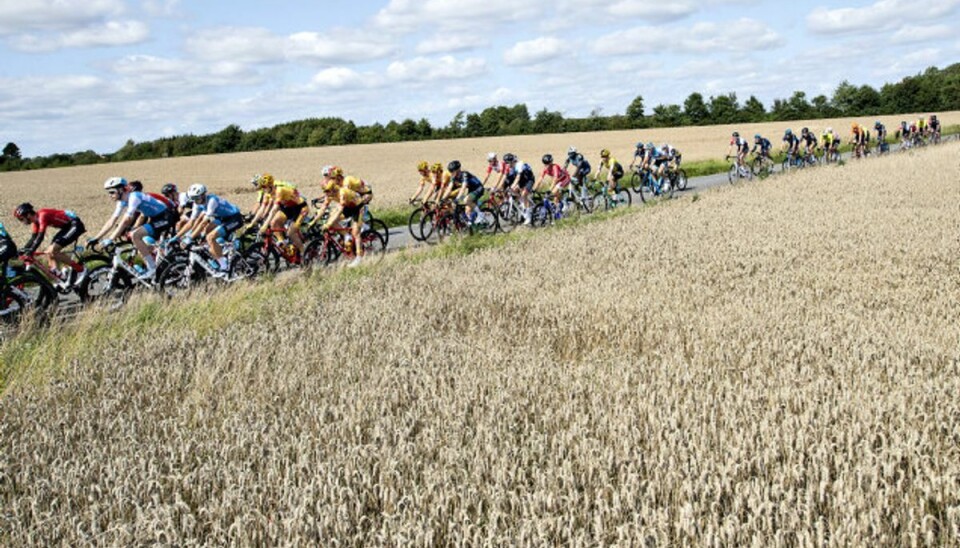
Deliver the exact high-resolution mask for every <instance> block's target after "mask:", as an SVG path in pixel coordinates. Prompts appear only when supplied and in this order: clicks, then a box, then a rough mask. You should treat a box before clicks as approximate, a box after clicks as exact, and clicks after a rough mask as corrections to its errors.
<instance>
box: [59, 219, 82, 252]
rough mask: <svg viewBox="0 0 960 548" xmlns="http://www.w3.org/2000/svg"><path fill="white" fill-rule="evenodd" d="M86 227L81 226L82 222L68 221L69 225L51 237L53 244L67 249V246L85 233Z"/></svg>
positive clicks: (76, 220)
mask: <svg viewBox="0 0 960 548" xmlns="http://www.w3.org/2000/svg"><path fill="white" fill-rule="evenodd" d="M86 231H87V229H86V227H84V226H83V221H81V220H80V219H73V220H72V221H70V224H68V225H67V226H65V227H63V228H61V229H60V230H59V231H58V232H57V234H56V235H55V236H54V237H53V243H55V244H57V245H59V246H60V247H67V246H68V245H70V244H72V243H74V242H76V241H77V239H78V238H80V236H81V235H83V233H84V232H86Z"/></svg>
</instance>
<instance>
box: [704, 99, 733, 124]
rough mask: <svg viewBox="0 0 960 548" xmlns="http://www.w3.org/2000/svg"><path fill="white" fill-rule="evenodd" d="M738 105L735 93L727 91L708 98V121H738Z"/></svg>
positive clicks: (729, 122)
mask: <svg viewBox="0 0 960 548" xmlns="http://www.w3.org/2000/svg"><path fill="white" fill-rule="evenodd" d="M739 111H740V105H739V104H737V94H736V93H728V94H726V95H718V96H716V97H711V98H710V121H712V122H713V123H715V124H733V123H735V122H737V121H738V114H739Z"/></svg>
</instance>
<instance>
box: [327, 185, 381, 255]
mask: <svg viewBox="0 0 960 548" xmlns="http://www.w3.org/2000/svg"><path fill="white" fill-rule="evenodd" d="M323 175H324V181H323V193H324V204H332V206H331V208H330V215H329V216H328V217H327V222H326V223H324V225H323V230H324V231H327V230H330V228H331V227H332V226H333V224H334V223H336V222H338V221H339V220H340V218H341V217H343V218H344V219H346V220H347V221H349V222H350V224H351V235H352V236H353V240H352V242H353V245H354V246H356V247H355V249H356V256H355V257H354V259H353V260H352V261H350V264H348V265H347V266H348V267H350V268H353V267H355V266H358V265H359V264H360V261H361V260H362V258H363V254H364V250H363V245H362V243H361V240H360V228H361V225H360V217H361V215H362V214H363V207H364V206H365V205H366V204H368V203H370V201H371V200H372V199H373V193H371V192H367V191H364V192H365V194H361V191H356V190H354V188H358V187H360V186H365V185H362V183H363V181H361V180H360V179H358V178H357V177H353V176H350V177H348V178H346V179H349V180H350V181H349V183H348V182H347V180H346V179H345V178H344V176H343V170H342V169H340V168H339V167H336V166H326V167H324V168H323ZM356 181H359V183H361V184H359V185H358V184H357V182H356ZM322 214H323V210H320V212H319V213H318V216H319V215H322ZM346 245H350V244H349V243H347V244H346Z"/></svg>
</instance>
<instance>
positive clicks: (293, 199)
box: [273, 181, 305, 207]
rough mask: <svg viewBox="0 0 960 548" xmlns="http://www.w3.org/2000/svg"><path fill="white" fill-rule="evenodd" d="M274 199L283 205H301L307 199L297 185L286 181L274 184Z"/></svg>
mask: <svg viewBox="0 0 960 548" xmlns="http://www.w3.org/2000/svg"><path fill="white" fill-rule="evenodd" d="M273 200H274V201H275V202H277V203H278V204H280V205H281V206H283V207H291V206H295V205H300V204H302V203H303V202H304V201H305V200H304V198H303V196H300V191H299V190H297V187H296V186H294V185H293V184H291V183H287V182H284V181H277V182H276V183H274V184H273Z"/></svg>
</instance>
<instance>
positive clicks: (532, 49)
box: [503, 36, 564, 66]
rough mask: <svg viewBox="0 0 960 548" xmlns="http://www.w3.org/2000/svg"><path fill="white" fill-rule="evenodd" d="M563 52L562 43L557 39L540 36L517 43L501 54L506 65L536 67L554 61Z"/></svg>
mask: <svg viewBox="0 0 960 548" xmlns="http://www.w3.org/2000/svg"><path fill="white" fill-rule="evenodd" d="M563 52H564V42H563V41H562V40H560V39H559V38H554V37H549V36H542V37H540V38H537V39H534V40H527V41H525V42H518V43H516V44H515V45H514V46H513V47H512V48H510V49H508V50H507V51H505V52H503V60H504V62H506V63H507V64H508V65H517V66H523V65H536V64H539V63H543V62H546V61H549V60H551V59H555V58H557V57H559V56H560V55H562V54H563Z"/></svg>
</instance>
